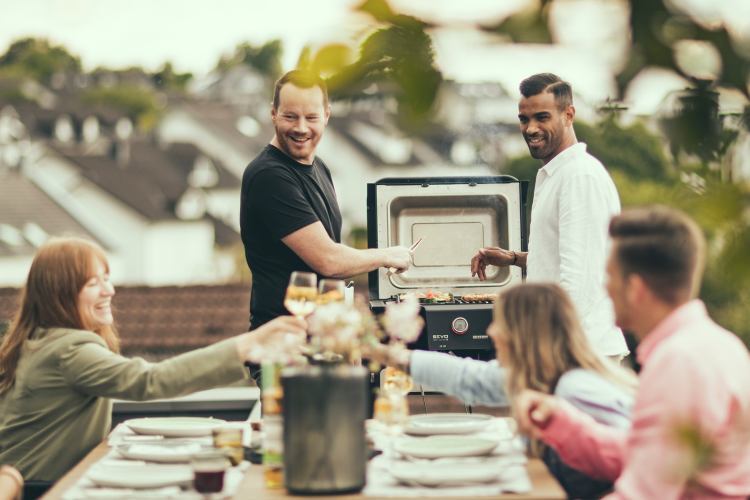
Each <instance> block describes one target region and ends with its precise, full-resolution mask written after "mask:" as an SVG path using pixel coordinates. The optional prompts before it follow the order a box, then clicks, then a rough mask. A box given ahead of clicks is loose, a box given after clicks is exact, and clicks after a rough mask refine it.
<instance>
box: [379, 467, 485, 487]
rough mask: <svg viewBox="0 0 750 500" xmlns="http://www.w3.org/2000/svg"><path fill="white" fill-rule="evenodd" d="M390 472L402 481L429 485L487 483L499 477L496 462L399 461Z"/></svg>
mask: <svg viewBox="0 0 750 500" xmlns="http://www.w3.org/2000/svg"><path fill="white" fill-rule="evenodd" d="M390 473H391V475H392V476H393V477H394V478H396V479H397V480H398V481H400V482H402V483H406V484H417V485H419V486H430V487H432V486H457V485H462V484H477V483H489V482H492V481H496V480H497V479H498V478H499V477H500V469H499V468H498V465H497V464H496V463H467V464H462V463H455V462H453V463H450V462H431V463H420V462H399V463H398V466H394V467H391V468H390Z"/></svg>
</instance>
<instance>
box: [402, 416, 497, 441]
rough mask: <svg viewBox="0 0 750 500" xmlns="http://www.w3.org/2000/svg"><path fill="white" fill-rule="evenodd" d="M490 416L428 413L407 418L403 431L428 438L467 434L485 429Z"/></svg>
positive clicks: (489, 421)
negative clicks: (436, 435)
mask: <svg viewBox="0 0 750 500" xmlns="http://www.w3.org/2000/svg"><path fill="white" fill-rule="evenodd" d="M493 418H494V417H492V416H491V415H483V414H481V413H428V414H426V415H414V416H411V417H409V422H408V423H407V424H406V428H405V429H404V431H405V432H406V433H407V434H415V435H419V436H429V435H434V434H469V433H472V432H477V431H481V430H484V429H486V428H487V426H488V425H489V424H490V423H491V422H492V419H493Z"/></svg>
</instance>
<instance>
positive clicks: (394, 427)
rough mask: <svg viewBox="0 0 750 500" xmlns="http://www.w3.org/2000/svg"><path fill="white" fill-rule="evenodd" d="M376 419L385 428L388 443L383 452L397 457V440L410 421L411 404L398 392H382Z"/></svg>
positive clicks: (376, 408) (376, 401) (375, 412)
mask: <svg viewBox="0 0 750 500" xmlns="http://www.w3.org/2000/svg"><path fill="white" fill-rule="evenodd" d="M374 417H375V420H377V421H378V422H380V423H382V424H383V425H384V426H385V435H386V439H387V440H388V441H387V443H386V446H383V452H385V453H387V455H390V456H391V457H395V455H396V439H397V438H398V436H400V435H401V433H402V432H403V430H404V427H405V426H406V423H407V422H408V420H409V403H408V401H407V399H406V396H405V395H404V394H402V393H400V392H398V391H387V390H381V391H380V393H379V394H378V397H377V398H376V399H375V407H374Z"/></svg>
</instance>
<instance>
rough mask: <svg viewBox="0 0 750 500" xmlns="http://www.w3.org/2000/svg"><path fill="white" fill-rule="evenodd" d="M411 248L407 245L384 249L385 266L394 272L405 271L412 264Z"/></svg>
mask: <svg viewBox="0 0 750 500" xmlns="http://www.w3.org/2000/svg"><path fill="white" fill-rule="evenodd" d="M411 256H412V253H411V250H409V249H408V248H406V247H401V246H398V247H388V248H384V249H383V266H382V267H387V268H389V269H390V270H391V272H394V273H403V272H404V271H406V270H407V269H409V266H411Z"/></svg>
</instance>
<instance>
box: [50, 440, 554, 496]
mask: <svg viewBox="0 0 750 500" xmlns="http://www.w3.org/2000/svg"><path fill="white" fill-rule="evenodd" d="M109 450H110V446H109V444H107V440H106V439H105V440H104V441H102V442H101V443H100V444H99V445H98V446H97V447H96V448H94V449H93V450H91V452H90V453H89V454H88V455H86V457H84V459H83V460H81V461H80V462H79V463H78V464H77V465H76V466H75V467H73V468H72V469H71V470H70V471H68V473H67V474H65V476H63V477H62V478H61V479H60V480H59V481H57V483H55V485H54V486H53V487H52V488H51V489H50V490H49V491H48V492H47V494H46V495H45V496H44V497H43V498H45V499H49V500H56V499H60V498H62V496H63V494H64V493H65V491H67V490H68V489H70V488H72V487H73V486H74V485H75V484H76V483H77V482H78V480H79V479H80V478H81V477H82V476H83V475H84V474H85V473H86V471H87V470H88V469H89V467H91V466H92V465H93V464H95V463H96V462H98V461H99V460H101V459H102V458H103V457H104V456H105V455H107V453H109ZM527 471H528V474H529V480H530V481H531V486H532V489H531V491H530V492H529V493H525V494H511V493H508V494H502V495H496V496H487V497H482V498H487V499H511V498H516V499H549V500H553V499H563V498H566V496H565V492H564V491H563V489H562V488H561V487H560V485H559V484H558V482H557V481H556V480H555V478H553V477H552V476H551V475H550V473H549V472H548V471H547V468H546V467H545V465H544V463H543V462H542V461H541V460H539V459H536V458H531V459H529V461H528V463H527ZM234 498H235V499H237V500H239V499H247V498H262V499H264V500H265V499H268V500H278V499H285V498H301V497H297V496H295V495H291V494H289V493H287V492H286V490H284V489H268V488H266V486H265V484H264V482H263V468H262V467H261V466H258V465H253V466H251V467H250V468H249V469H248V470H247V472H246V473H245V476H244V478H243V480H242V482H241V483H240V485H239V488H238V489H237V492H236V493H235V495H234ZM308 498H309V496H308ZM319 498H323V497H319ZM335 498H336V500H364V499H369V498H375V497H368V496H365V495H362V494H361V493H357V494H351V495H336V496H335ZM389 498H394V497H389ZM439 498H441V499H448V498H454V497H442V496H441V497H439ZM455 498H461V499H463V500H466V498H467V497H455Z"/></svg>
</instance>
